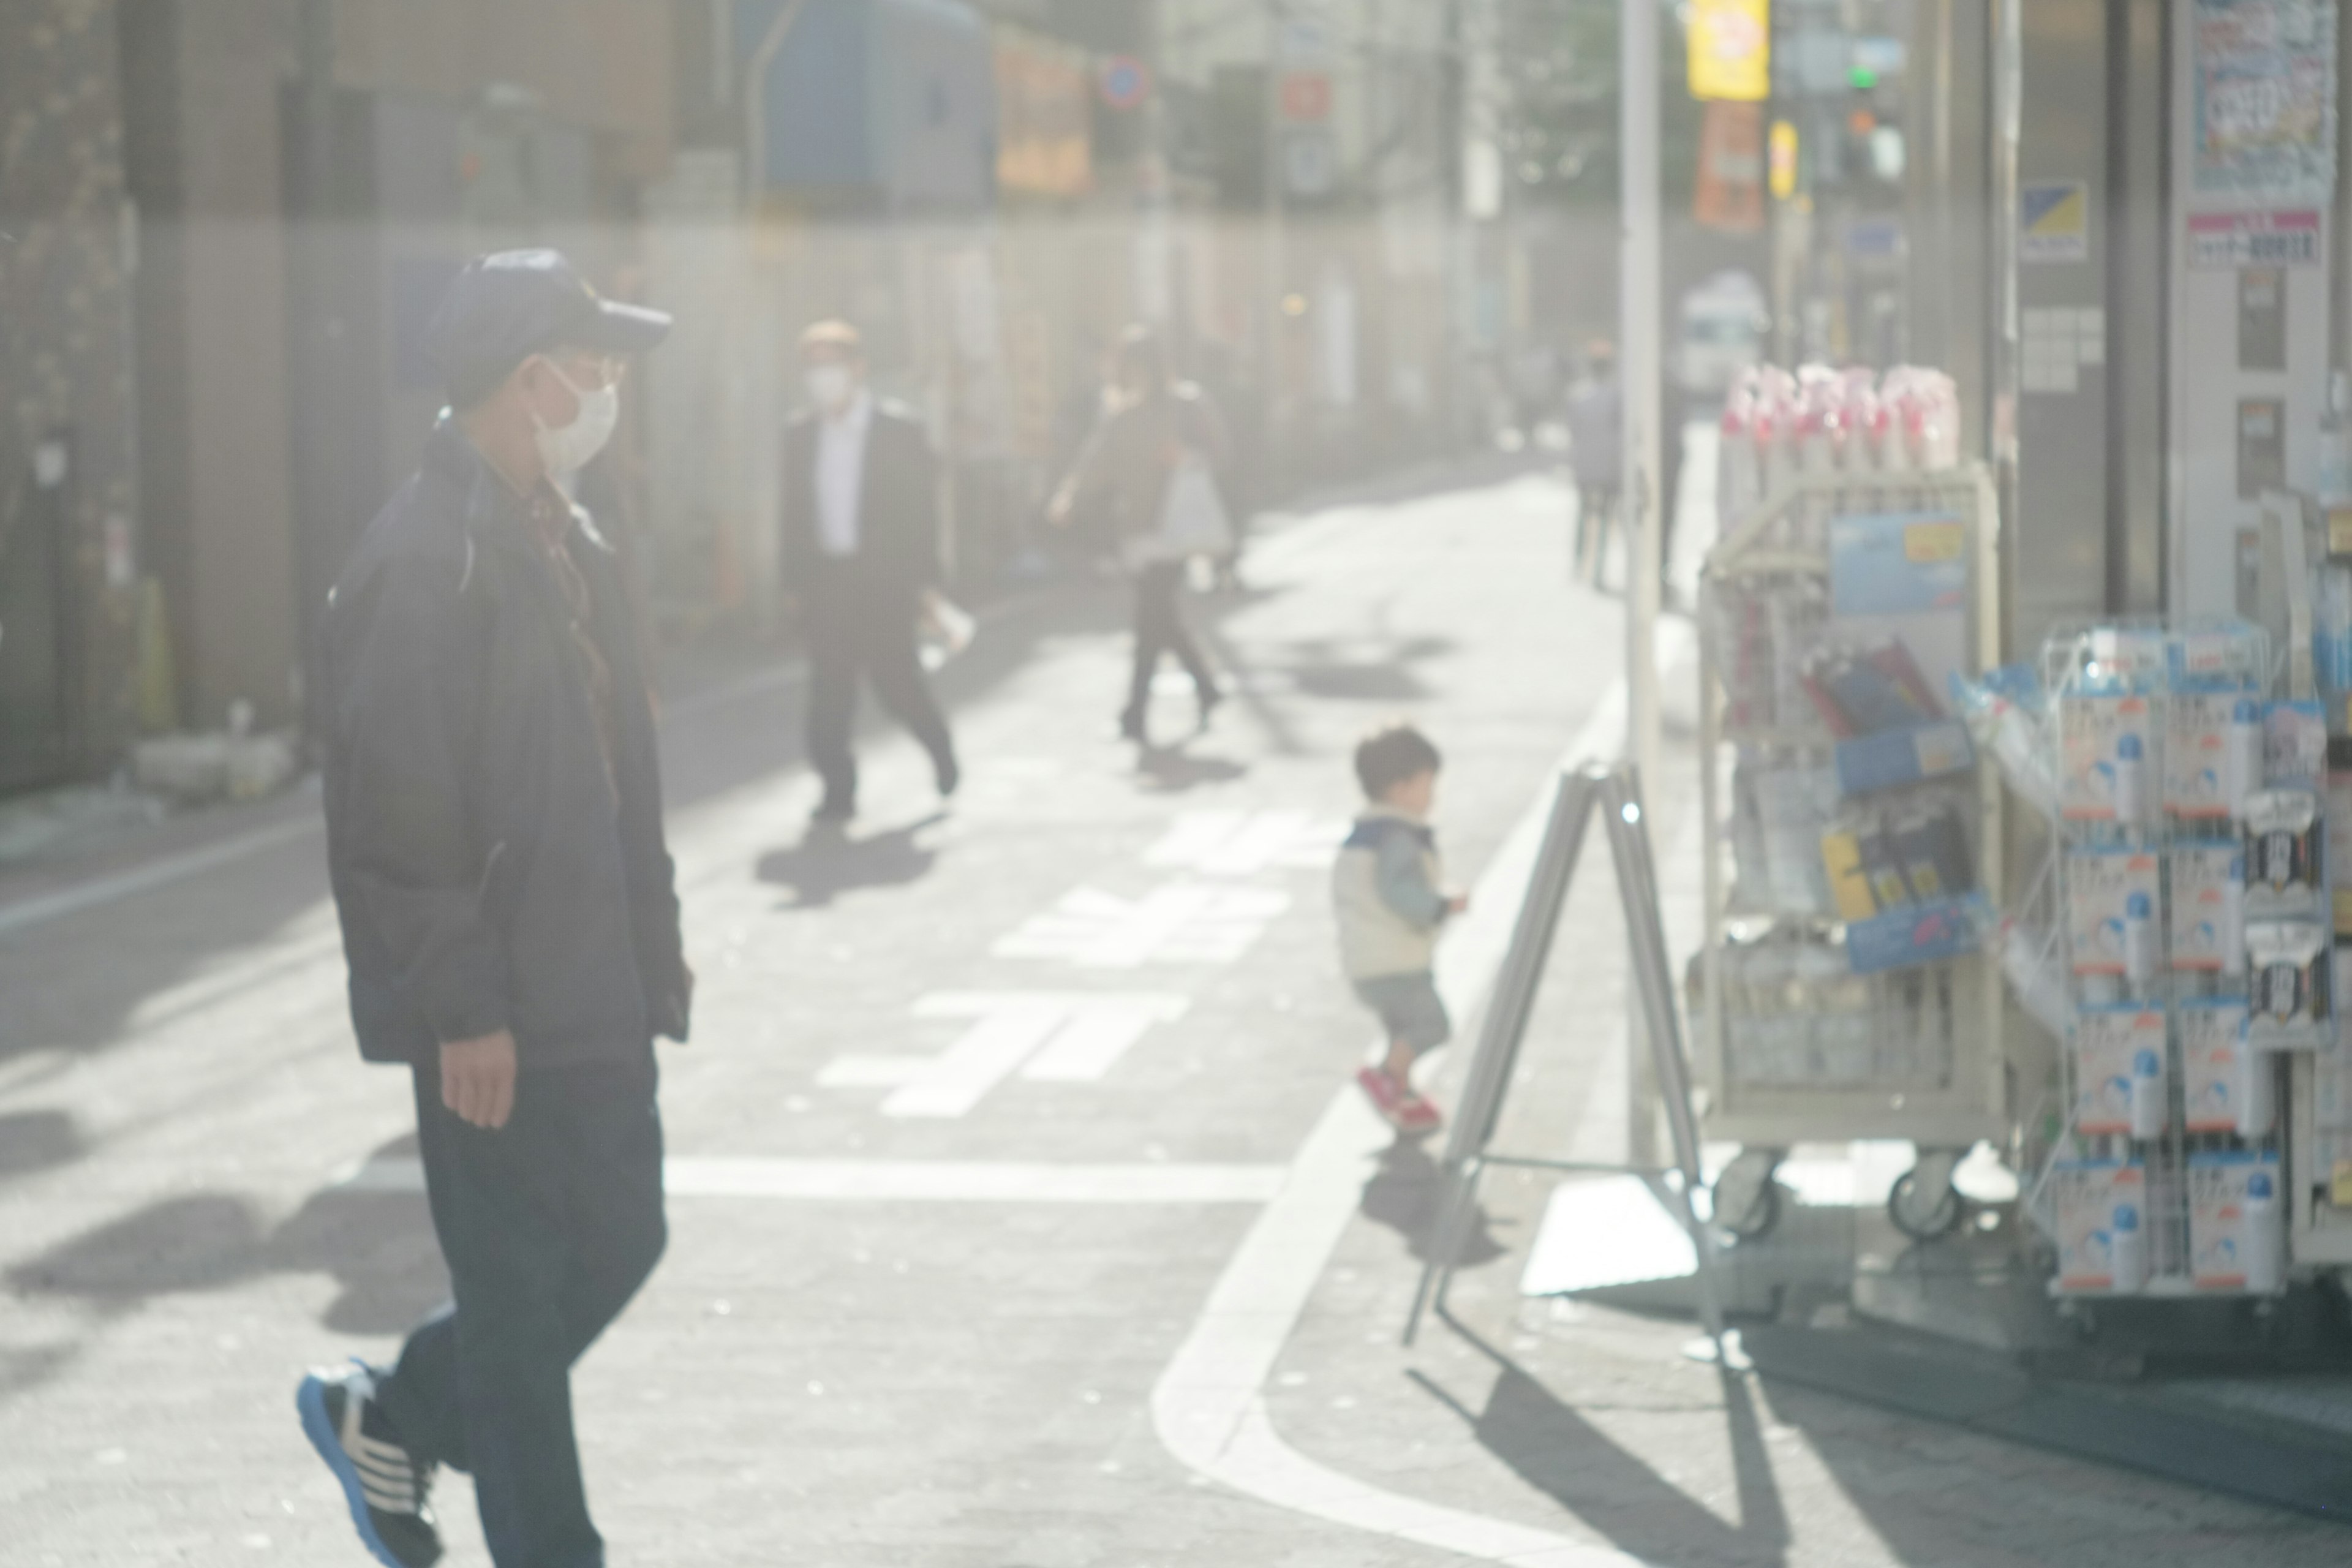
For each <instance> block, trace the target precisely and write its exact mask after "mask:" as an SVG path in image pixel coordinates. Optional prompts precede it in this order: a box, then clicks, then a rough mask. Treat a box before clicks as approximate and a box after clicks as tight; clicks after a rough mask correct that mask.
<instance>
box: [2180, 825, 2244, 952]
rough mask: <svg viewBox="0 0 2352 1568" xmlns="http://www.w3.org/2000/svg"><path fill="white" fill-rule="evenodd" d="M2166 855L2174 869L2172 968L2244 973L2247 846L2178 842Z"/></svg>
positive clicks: (2230, 840) (2227, 841)
mask: <svg viewBox="0 0 2352 1568" xmlns="http://www.w3.org/2000/svg"><path fill="white" fill-rule="evenodd" d="M2165 856H2166V858H2167V859H2168V860H2169V861H2170V862H2171V867H2172V920H2171V925H2172V953H2171V962H2172V967H2173V968H2175V969H2179V970H2195V971H2200V972H2207V973H2231V974H2239V973H2244V971H2245V967H2246V962H2245V961H2246V859H2245V847H2244V846H2243V845H2242V844H2241V843H2240V842H2239V841H2238V840H2236V839H2234V838H2226V839H2186V840H2176V841H2175V842H2174V844H2173V845H2172V847H2171V848H2169V849H2168V850H2167V851H2166V852H2165Z"/></svg>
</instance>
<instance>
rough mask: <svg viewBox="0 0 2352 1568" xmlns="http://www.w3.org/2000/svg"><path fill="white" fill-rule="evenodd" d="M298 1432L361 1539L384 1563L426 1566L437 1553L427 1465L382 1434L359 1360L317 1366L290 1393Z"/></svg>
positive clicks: (368, 1376)
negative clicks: (337, 1489) (339, 1493)
mask: <svg viewBox="0 0 2352 1568" xmlns="http://www.w3.org/2000/svg"><path fill="white" fill-rule="evenodd" d="M294 1408H295V1409H297V1410H299V1411H300V1412H301V1415H302V1431H303V1433H304V1435H305V1436H308V1437H309V1438H310V1447H313V1448H316V1449H318V1450H319V1458H322V1459H324V1460H326V1461H327V1468H328V1469H330V1470H331V1471H333V1472H334V1475H335V1480H336V1482H337V1484H339V1485H340V1486H341V1488H342V1489H343V1498H344V1500H346V1501H347V1502H349V1503H350V1505H351V1510H352V1524H353V1525H355V1526H357V1527H358V1530H359V1532H360V1542H361V1544H362V1545H364V1546H365V1547H366V1548H367V1549H368V1551H369V1552H370V1553H371V1554H373V1556H374V1558H375V1560H376V1561H377V1562H379V1563H383V1565H384V1568H431V1564H433V1563H436V1562H438V1561H439V1560H440V1557H441V1531H440V1530H439V1528H438V1527H437V1526H436V1524H435V1523H434V1521H433V1510H432V1509H431V1508H429V1507H427V1506H426V1504H425V1494H426V1492H427V1491H428V1490H429V1489H431V1487H432V1485H433V1465H432V1462H431V1461H430V1460H427V1459H419V1458H416V1457H415V1455H413V1454H411V1453H410V1452H409V1451H408V1450H407V1449H406V1448H404V1447H402V1446H401V1445H400V1443H399V1441H398V1440H397V1439H395V1438H394V1437H391V1436H387V1434H388V1433H389V1432H390V1430H391V1428H390V1426H389V1424H388V1423H386V1422H385V1420H384V1419H383V1412H382V1411H381V1410H379V1409H377V1408H376V1405H375V1374H374V1373H372V1372H370V1371H369V1370H368V1369H367V1367H366V1366H365V1365H364V1364H362V1363H360V1362H357V1361H354V1362H352V1364H351V1365H349V1366H338V1367H321V1368H320V1369H318V1370H317V1371H314V1372H312V1373H310V1375H309V1376H308V1377H305V1378H304V1379H303V1380H302V1384H301V1386H300V1387H299V1388H298V1389H296V1390H295V1391H294Z"/></svg>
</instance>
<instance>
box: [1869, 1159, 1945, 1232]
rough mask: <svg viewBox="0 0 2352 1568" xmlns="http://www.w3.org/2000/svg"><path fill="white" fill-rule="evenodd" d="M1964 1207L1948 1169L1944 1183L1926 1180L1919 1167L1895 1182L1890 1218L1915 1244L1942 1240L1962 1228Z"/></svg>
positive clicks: (1888, 1200) (1889, 1198)
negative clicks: (1961, 1218) (1961, 1216)
mask: <svg viewBox="0 0 2352 1568" xmlns="http://www.w3.org/2000/svg"><path fill="white" fill-rule="evenodd" d="M1961 1209H1962V1205H1961V1202H1960V1194H1959V1193H1958V1191H1957V1190H1956V1189H1955V1188H1954V1187H1953V1186H1952V1178H1951V1172H1950V1170H1949V1169H1948V1168H1947V1169H1946V1170H1945V1172H1944V1173H1943V1179H1942V1180H1941V1181H1934V1180H1932V1178H1930V1179H1928V1180H1923V1179H1922V1178H1921V1177H1920V1174H1919V1172H1918V1170H1917V1169H1916V1167H1915V1168H1913V1169H1911V1170H1908V1171H1906V1172H1904V1173H1903V1174H1901V1175H1900V1176H1898V1177H1896V1178H1895V1185H1894V1187H1893V1189H1892V1190H1890V1191H1889V1192H1888V1193H1887V1194H1886V1217H1887V1218H1888V1219H1889V1220H1891V1221H1893V1222H1894V1225H1895V1229H1897V1230H1899V1231H1901V1232H1902V1233H1903V1234H1904V1235H1906V1236H1907V1237H1910V1238H1911V1239H1912V1240H1914V1241H1940V1240H1942V1239H1943V1238H1944V1237H1948V1236H1949V1235H1951V1234H1952V1232H1953V1231H1955V1230H1957V1229H1958V1228H1959V1224H1960V1214H1961Z"/></svg>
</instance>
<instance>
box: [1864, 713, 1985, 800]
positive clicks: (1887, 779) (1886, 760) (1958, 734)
mask: <svg viewBox="0 0 2352 1568" xmlns="http://www.w3.org/2000/svg"><path fill="white" fill-rule="evenodd" d="M1976 760H1977V756H1976V749H1975V747H1973V746H1972V745H1970V744H1969V727H1968V726H1967V725H1966V724H1964V723H1962V722H1961V721H1959V720H1958V719H1937V720H1932V721H1928V722H1927V723H1923V724H1915V725H1913V726H1911V727H1909V728H1908V729H1902V730H1885V731H1880V732H1879V733H1877V734H1875V735H1858V736H1856V737H1854V738H1853V740H1850V741H1840V742H1838V743H1837V775H1838V787H1839V788H1840V789H1842V790H1843V791H1844V792H1845V793H1846V794H1847V795H1873V794H1875V793H1877V792H1879V791H1881V790H1890V789H1900V788H1901V787H1903V786H1904V785H1905V784H1918V783H1920V782H1921V781H1923V780H1926V779H1933V778H1942V777H1944V776H1946V775H1948V774H1950V773H1962V772H1965V771H1966V770H1968V769H1969V768H1970V767H1973V766H1975V765H1976Z"/></svg>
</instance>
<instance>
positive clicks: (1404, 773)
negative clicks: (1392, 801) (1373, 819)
mask: <svg viewBox="0 0 2352 1568" xmlns="http://www.w3.org/2000/svg"><path fill="white" fill-rule="evenodd" d="M1443 764H1444V758H1442V757H1440V756H1439V755H1438V754H1437V748H1436V747H1435V746H1433V745H1432V744H1430V741H1429V737H1428V736H1426V735H1424V734H1423V733H1422V732H1421V731H1418V730H1416V729H1414V728H1413V727H1412V725H1410V724H1408V723H1406V722H1404V721H1402V719H1400V720H1398V721H1396V722H1395V723H1392V724H1383V725H1381V727H1380V728H1379V729H1377V730H1375V731H1372V732H1371V733H1370V734H1369V735H1367V736H1365V737H1364V738H1363V739H1362V740H1361V741H1360V742H1357V744H1356V782H1357V783H1358V784H1362V785H1363V786H1364V795H1365V798H1367V799H1369V800H1379V799H1381V798H1382V797H1383V796H1385V795H1387V794H1388V793H1389V791H1391V790H1392V789H1394V788H1395V787H1396V786H1397V785H1399V784H1402V783H1404V781H1405V780H1407V779H1409V778H1413V777H1417V776H1418V775H1420V774H1422V773H1435V772H1436V771H1437V770H1438V768H1439V767H1440V766H1442V765H1443Z"/></svg>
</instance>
